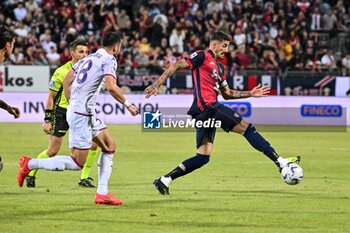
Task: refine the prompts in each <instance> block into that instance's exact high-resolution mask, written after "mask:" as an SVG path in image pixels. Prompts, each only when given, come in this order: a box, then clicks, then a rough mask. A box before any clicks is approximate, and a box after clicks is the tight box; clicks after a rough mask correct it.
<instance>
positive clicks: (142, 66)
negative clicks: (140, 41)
mask: <svg viewBox="0 0 350 233" xmlns="http://www.w3.org/2000/svg"><path fill="white" fill-rule="evenodd" d="M135 62H136V64H137V71H138V72H139V73H140V74H146V73H147V71H148V70H147V69H148V68H149V65H150V62H149V58H148V56H147V54H146V53H145V52H144V51H142V50H139V52H138V54H137V55H136V57H135Z"/></svg>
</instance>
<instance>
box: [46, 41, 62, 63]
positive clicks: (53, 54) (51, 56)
mask: <svg viewBox="0 0 350 233" xmlns="http://www.w3.org/2000/svg"><path fill="white" fill-rule="evenodd" d="M46 58H47V60H48V62H49V65H51V66H52V67H57V66H58V65H59V64H60V58H61V57H60V55H59V54H58V53H57V49H56V47H54V46H51V47H50V52H48V53H47V54H46Z"/></svg>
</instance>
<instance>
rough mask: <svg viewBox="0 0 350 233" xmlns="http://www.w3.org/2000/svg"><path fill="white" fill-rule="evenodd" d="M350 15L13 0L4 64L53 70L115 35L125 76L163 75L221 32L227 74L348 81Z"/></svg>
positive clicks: (211, 1) (325, 9)
mask: <svg viewBox="0 0 350 233" xmlns="http://www.w3.org/2000/svg"><path fill="white" fill-rule="evenodd" d="M349 12H350V3H349V1H342V0H340V1H335V0H315V1H308V0H300V1H297V0H276V1H271V0H247V1H241V0H223V1H219V0H202V1H199V0H170V1H165V0H148V1H147V0H133V1H131V0H120V1H119V0H106V1H103V0H102V1H101V0H80V1H64V0H56V1H54V0H28V1H18V0H9V1H2V2H1V3H0V24H5V25H7V26H8V27H10V28H11V29H12V30H13V31H14V32H15V33H16V34H17V36H18V38H17V40H16V41H17V42H16V49H15V51H14V54H13V55H12V56H11V59H10V60H9V61H8V63H7V64H13V65H21V64H32V65H50V66H51V67H52V68H55V67H57V66H59V65H61V64H63V63H65V62H66V61H67V60H69V53H68V51H67V49H66V47H67V44H69V43H70V42H71V41H72V40H73V39H75V38H76V37H78V36H80V37H85V38H86V39H87V40H88V41H89V49H90V51H91V52H94V51H95V50H96V49H97V48H98V46H99V42H100V38H101V35H103V34H104V33H105V32H106V31H108V30H114V31H117V32H119V33H121V34H122V36H123V38H124V39H123V51H122V53H121V54H120V56H119V57H118V60H119V62H120V66H121V67H122V68H124V70H123V72H126V73H130V74H135V73H136V74H138V73H147V74H150V73H151V74H159V73H160V72H161V71H162V67H164V66H167V65H169V64H170V63H173V62H174V61H176V59H179V58H181V57H183V56H185V55H188V54H189V53H191V52H193V51H195V50H199V49H204V47H203V46H204V45H207V44H208V40H209V37H210V35H211V34H212V32H214V31H215V30H224V31H226V32H228V33H230V34H231V36H232V41H233V43H232V46H231V48H230V53H229V54H228V56H227V58H226V59H224V60H223V61H222V62H223V63H224V64H225V65H226V66H227V68H228V70H229V71H235V70H237V71H242V70H243V71H244V70H250V69H259V70H272V71H278V72H281V73H282V74H283V73H285V72H288V71H291V70H297V71H300V70H301V71H303V70H307V71H308V72H320V71H322V70H323V71H332V72H333V71H335V72H338V74H343V75H344V74H349V65H348V63H349V62H347V63H346V62H345V63H344V62H342V60H343V58H346V57H348V56H346V55H347V54H348V53H349V52H350V39H349V38H350V35H349V25H350V17H349ZM347 59H349V58H347ZM343 64H347V65H343Z"/></svg>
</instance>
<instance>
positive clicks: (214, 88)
mask: <svg viewBox="0 0 350 233" xmlns="http://www.w3.org/2000/svg"><path fill="white" fill-rule="evenodd" d="M185 60H186V62H187V63H188V64H189V66H190V68H191V70H192V78H193V84H194V91H193V95H194V99H193V103H192V106H191V108H190V110H189V112H188V113H189V114H190V115H194V114H197V113H199V112H202V111H204V109H205V108H206V106H209V105H210V104H212V103H214V102H217V98H218V93H219V89H220V88H222V87H225V86H226V85H227V81H226V75H225V68H224V66H223V65H222V64H221V63H220V62H218V61H217V59H216V57H215V55H214V53H213V52H212V51H211V50H208V51H196V52H194V53H192V54H191V55H189V56H187V57H185Z"/></svg>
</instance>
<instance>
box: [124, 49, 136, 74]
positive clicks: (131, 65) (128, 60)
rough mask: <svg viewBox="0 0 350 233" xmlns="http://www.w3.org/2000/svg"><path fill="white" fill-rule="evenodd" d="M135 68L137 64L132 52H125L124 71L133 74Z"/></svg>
mask: <svg viewBox="0 0 350 233" xmlns="http://www.w3.org/2000/svg"><path fill="white" fill-rule="evenodd" d="M135 68H137V64H136V62H135V61H134V57H133V55H132V53H126V56H125V60H124V73H125V74H128V75H135Z"/></svg>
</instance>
